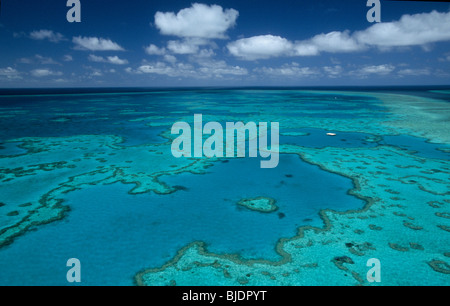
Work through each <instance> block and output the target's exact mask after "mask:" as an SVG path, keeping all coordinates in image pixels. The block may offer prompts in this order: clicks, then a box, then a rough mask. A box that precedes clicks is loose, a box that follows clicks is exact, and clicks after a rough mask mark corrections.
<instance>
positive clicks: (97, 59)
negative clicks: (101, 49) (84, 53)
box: [88, 54, 128, 65]
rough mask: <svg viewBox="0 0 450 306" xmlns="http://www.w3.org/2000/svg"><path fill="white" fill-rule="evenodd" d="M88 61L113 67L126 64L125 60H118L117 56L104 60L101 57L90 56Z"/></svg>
mask: <svg viewBox="0 0 450 306" xmlns="http://www.w3.org/2000/svg"><path fill="white" fill-rule="evenodd" d="M88 60H89V61H91V62H96V63H109V64H114V65H126V64H128V61H127V60H124V59H120V58H119V57H118V56H108V57H106V58H104V57H103V56H97V55H94V54H90V55H89V57H88Z"/></svg>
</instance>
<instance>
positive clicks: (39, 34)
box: [30, 30, 65, 43]
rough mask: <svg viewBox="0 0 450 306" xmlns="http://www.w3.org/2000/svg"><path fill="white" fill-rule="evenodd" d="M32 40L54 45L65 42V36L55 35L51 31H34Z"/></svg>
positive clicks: (31, 36) (31, 35)
mask: <svg viewBox="0 0 450 306" xmlns="http://www.w3.org/2000/svg"><path fill="white" fill-rule="evenodd" d="M30 38H31V39H35V40H48V41H50V42H54V43H57V42H60V41H62V40H65V38H64V35H62V34H61V33H55V32H53V31H51V30H39V31H33V32H31V33H30Z"/></svg>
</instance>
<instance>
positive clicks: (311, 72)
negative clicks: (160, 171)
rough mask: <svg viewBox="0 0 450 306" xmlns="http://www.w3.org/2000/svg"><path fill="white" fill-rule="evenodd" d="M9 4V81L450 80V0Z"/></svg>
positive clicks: (22, 84)
mask: <svg viewBox="0 0 450 306" xmlns="http://www.w3.org/2000/svg"><path fill="white" fill-rule="evenodd" d="M80 3H81V11H80V12H81V22H73V23H70V22H68V20H67V17H66V16H67V12H68V11H69V9H70V7H67V5H66V4H67V1H66V0H45V1H35V0H2V1H1V6H2V8H1V15H0V88H40V87H45V88H63V87H189V86H195V87H199V86H200V87H201V86H225V87H226V86H229V87H236V86H368V85H372V86H384V85H450V3H448V2H430V1H428V2H417V1H414V2H413V1H387V0H385V1H381V22H380V23H370V22H369V21H368V20H367V17H366V15H367V12H368V11H369V9H370V7H367V1H366V0H345V1H336V0H315V1H312V0H277V1H273V0H270V1H268V0H223V1H222V0H216V1H206V0H204V1H200V0H199V1H198V2H195V0H194V1H184V0H164V1H160V0H133V1H125V0H120V1H119V0H80Z"/></svg>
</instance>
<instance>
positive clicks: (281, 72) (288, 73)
mask: <svg viewBox="0 0 450 306" xmlns="http://www.w3.org/2000/svg"><path fill="white" fill-rule="evenodd" d="M254 71H255V72H257V73H263V74H266V75H268V76H282V77H296V78H301V77H311V76H317V75H320V72H319V71H318V70H317V69H314V68H310V67H300V65H298V64H297V63H292V64H285V65H283V66H281V67H277V68H272V67H262V68H256V69H255V70H254Z"/></svg>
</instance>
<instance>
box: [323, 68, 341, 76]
mask: <svg viewBox="0 0 450 306" xmlns="http://www.w3.org/2000/svg"><path fill="white" fill-rule="evenodd" d="M323 71H324V72H325V74H326V75H327V76H328V77H329V78H332V79H334V78H337V77H340V76H342V73H343V68H342V66H340V65H335V66H325V67H323Z"/></svg>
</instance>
